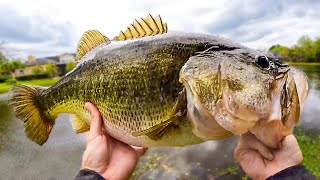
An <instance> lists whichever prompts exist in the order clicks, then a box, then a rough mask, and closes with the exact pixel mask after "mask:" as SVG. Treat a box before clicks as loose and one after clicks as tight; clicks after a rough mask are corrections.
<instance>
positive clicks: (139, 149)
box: [131, 146, 148, 157]
mask: <svg viewBox="0 0 320 180" xmlns="http://www.w3.org/2000/svg"><path fill="white" fill-rule="evenodd" d="M131 147H132V148H133V149H134V150H135V151H136V153H137V155H138V157H141V156H142V155H144V153H146V152H147V150H148V148H144V147H136V146H131Z"/></svg>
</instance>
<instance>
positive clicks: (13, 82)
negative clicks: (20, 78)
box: [6, 79, 17, 84]
mask: <svg viewBox="0 0 320 180" xmlns="http://www.w3.org/2000/svg"><path fill="white" fill-rule="evenodd" d="M16 83H17V80H16V79H7V80H6V84H16Z"/></svg>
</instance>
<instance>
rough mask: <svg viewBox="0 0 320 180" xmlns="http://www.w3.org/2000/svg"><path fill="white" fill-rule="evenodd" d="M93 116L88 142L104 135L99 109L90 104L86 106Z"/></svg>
mask: <svg viewBox="0 0 320 180" xmlns="http://www.w3.org/2000/svg"><path fill="white" fill-rule="evenodd" d="M84 107H85V109H87V110H88V111H89V113H90V115H91V120H90V131H89V136H88V141H91V140H92V139H94V138H95V137H97V136H99V135H101V134H102V118H101V115H100V112H99V110H98V108H97V107H96V106H95V105H93V104H92V103H90V102H87V103H86V104H85V105H84Z"/></svg>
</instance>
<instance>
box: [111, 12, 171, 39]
mask: <svg viewBox="0 0 320 180" xmlns="http://www.w3.org/2000/svg"><path fill="white" fill-rule="evenodd" d="M167 30H168V29H167V23H163V22H162V19H161V17H160V15H158V16H157V17H155V18H153V17H152V16H151V15H150V14H149V15H148V16H147V17H146V18H144V19H142V18H141V20H140V21H138V20H136V19H135V20H134V21H133V23H132V24H130V25H129V26H128V28H127V29H126V30H125V31H124V32H123V31H120V33H119V35H118V36H116V37H114V38H113V40H115V41H124V40H127V39H136V38H139V37H144V36H153V35H156V34H163V33H166V32H167Z"/></svg>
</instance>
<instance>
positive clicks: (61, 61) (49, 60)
mask: <svg viewBox="0 0 320 180" xmlns="http://www.w3.org/2000/svg"><path fill="white" fill-rule="evenodd" d="M71 61H74V62H75V61H76V54H74V53H64V54H62V55H59V56H49V57H43V58H36V57H35V56H32V55H30V56H28V60H27V61H26V63H25V65H26V66H25V67H24V68H22V69H16V70H15V75H16V77H19V76H25V75H31V74H32V73H33V68H34V67H35V66H40V67H42V68H43V69H45V65H47V64H55V65H56V66H57V68H58V74H57V75H59V76H63V75H65V74H66V73H67V71H66V66H67V63H69V62H71Z"/></svg>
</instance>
